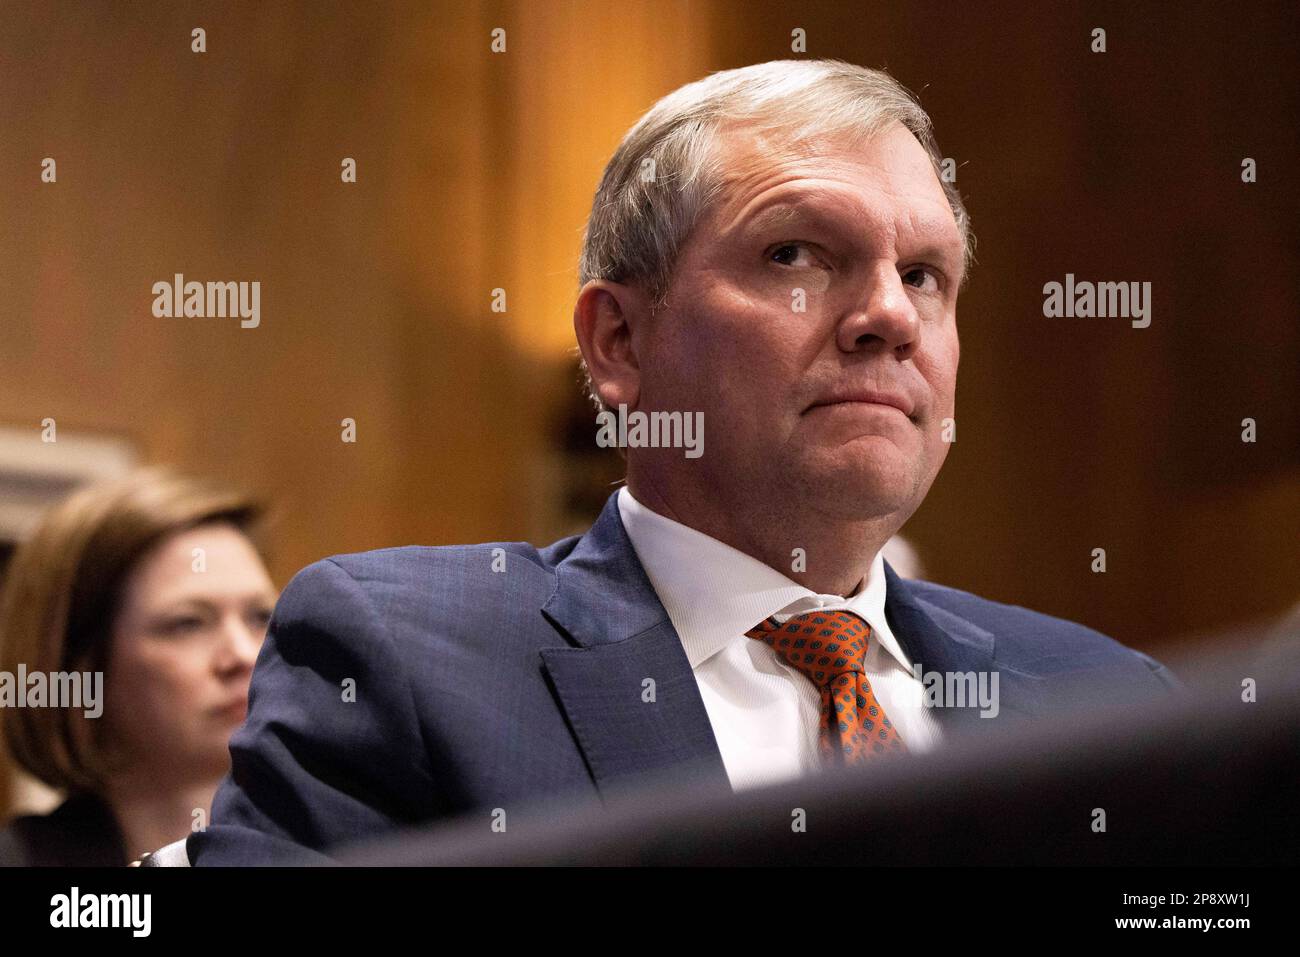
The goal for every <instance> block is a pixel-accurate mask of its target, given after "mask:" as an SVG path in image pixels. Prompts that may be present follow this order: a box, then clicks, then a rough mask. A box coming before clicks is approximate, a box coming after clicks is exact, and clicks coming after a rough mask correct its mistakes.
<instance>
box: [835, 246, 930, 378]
mask: <svg viewBox="0 0 1300 957" xmlns="http://www.w3.org/2000/svg"><path fill="white" fill-rule="evenodd" d="M920 331H921V320H920V317H919V316H918V315H917V313H916V307H915V306H914V305H913V304H912V300H911V298H910V297H909V296H908V295H907V289H906V287H905V286H904V285H903V277H902V276H900V275H899V274H898V269H897V268H896V267H894V266H892V265H888V264H882V265H881V266H880V268H879V269H877V270H876V271H875V272H873V273H872V274H871V276H870V277H869V278H868V279H867V281H866V282H865V283H864V284H863V287H862V289H861V290H860V295H859V297H858V299H857V300H856V301H855V302H854V303H853V304H852V305H851V306H850V308H849V311H848V312H847V313H846V314H845V315H844V317H843V319H842V320H841V322H840V324H839V327H838V328H837V329H836V340H837V342H838V343H839V347H840V348H841V349H843V350H844V351H845V352H856V351H858V350H860V349H872V348H874V349H877V350H880V351H884V350H889V351H891V352H894V353H895V354H897V356H898V358H899V359H908V358H911V356H912V354H913V353H915V352H916V349H917V347H918V345H919V340H920Z"/></svg>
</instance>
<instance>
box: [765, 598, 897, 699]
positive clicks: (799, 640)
mask: <svg viewBox="0 0 1300 957" xmlns="http://www.w3.org/2000/svg"><path fill="white" fill-rule="evenodd" d="M745 634H746V635H748V636H749V637H750V638H755V639H757V640H759V641H762V642H765V643H767V644H769V645H771V646H772V650H773V651H775V652H776V653H777V655H779V656H780V657H781V659H782V660H783V661H784V662H785V663H786V664H788V665H790V666H791V667H794V668H798V669H799V670H800V671H802V672H803V673H804V674H805V675H807V676H808V677H809V678H810V679H811V680H812V681H814V682H816V683H817V684H818V685H829V684H830V683H831V682H832V681H834V680H835V678H836V677H838V676H839V675H842V674H845V673H847V672H850V671H856V672H858V673H860V674H861V673H864V672H865V670H866V669H865V668H864V667H863V664H862V662H863V660H864V659H865V658H866V654H867V638H868V637H869V636H870V634H871V626H870V625H868V624H867V623H866V622H865V621H863V620H862V618H860V617H859V616H857V615H855V614H854V613H853V612H851V611H810V612H807V613H806V614H802V615H795V616H794V617H793V618H791V619H789V620H788V621H786V622H785V623H784V624H778V623H777V622H776V621H775V620H773V619H771V618H767V619H765V620H763V621H762V622H760V623H759V624H757V625H755V626H754V627H753V628H751V629H749V631H747V632H745Z"/></svg>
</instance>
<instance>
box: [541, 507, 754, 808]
mask: <svg viewBox="0 0 1300 957" xmlns="http://www.w3.org/2000/svg"><path fill="white" fill-rule="evenodd" d="M555 578H556V584H555V591H554V592H553V593H552V594H551V597H550V598H549V599H548V600H547V602H546V604H545V605H544V606H543V607H542V614H543V615H545V616H546V618H547V619H548V620H549V621H550V622H551V623H552V624H553V625H554V626H555V627H557V628H558V629H560V631H561V632H563V634H564V635H565V636H566V637H567V638H568V639H569V641H570V642H571V643H572V646H571V647H557V648H545V649H543V650H542V652H541V655H542V662H543V665H544V667H545V669H546V672H547V674H548V675H549V677H550V680H551V682H552V686H553V688H554V690H555V694H556V696H557V697H558V698H559V700H560V703H561V706H562V707H563V709H564V713H565V715H566V716H567V717H568V720H569V725H570V727H571V728H572V729H573V734H574V737H575V738H576V739H577V741H578V745H579V747H581V749H582V752H583V756H584V757H585V759H586V762H587V766H588V768H589V769H590V770H591V775H592V777H593V778H594V779H595V782H596V786H597V787H598V788H599V789H600V791H601V793H602V795H605V796H609V795H611V794H613V793H615V792H622V791H624V790H631V789H634V788H635V787H636V785H637V784H638V783H639V782H641V781H642V780H643V779H644V778H647V777H652V776H653V777H659V776H661V775H667V774H672V775H674V776H679V777H680V778H681V779H682V780H683V781H685V782H686V783H689V784H697V785H699V786H702V787H707V788H718V789H726V790H728V791H729V790H730V784H729V782H728V779H727V773H726V768H725V766H724V765H723V762H722V754H721V752H720V751H719V750H718V744H717V741H716V739H715V738H714V735H713V726H712V724H711V723H710V721H709V715H708V712H707V711H706V710H705V707H704V701H703V699H701V697H700V691H699V686H698V684H697V683H696V679H695V674H694V672H692V670H691V666H690V662H689V661H688V660H687V658H686V652H685V651H684V650H683V649H682V643H681V639H680V638H679V637H678V635H677V631H676V629H674V628H673V625H672V622H671V621H670V620H669V618H668V613H667V612H666V611H665V610H664V608H663V605H662V604H661V603H660V601H659V597H658V596H657V595H656V594H655V591H654V586H653V585H651V584H650V580H649V579H648V578H647V577H646V574H645V571H644V569H643V568H642V567H641V562H640V560H639V559H638V558H637V557H636V552H635V551H634V550H633V548H632V543H631V541H630V540H629V539H628V537H627V532H626V531H625V530H624V528H623V520H622V518H621V517H620V515H619V512H618V496H617V494H614V495H611V496H610V497H609V500H608V501H607V502H606V503H605V508H604V509H603V510H602V512H601V514H600V517H599V518H598V519H597V520H596V523H595V525H593V526H592V527H591V530H590V531H588V532H587V534H586V535H584V536H583V537H582V538H581V539H580V540H579V541H578V544H577V545H576V546H575V547H574V550H573V551H572V552H571V553H570V554H569V556H568V557H567V558H565V559H564V560H563V561H561V562H560V563H559V564H558V565H557V566H556V575H555Z"/></svg>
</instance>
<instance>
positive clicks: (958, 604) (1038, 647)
mask: <svg viewBox="0 0 1300 957" xmlns="http://www.w3.org/2000/svg"><path fill="white" fill-rule="evenodd" d="M907 585H908V587H909V589H910V590H911V593H912V595H913V597H914V598H916V599H918V600H919V601H921V602H923V603H925V604H928V605H930V606H932V607H933V608H938V609H939V610H941V611H942V612H946V613H948V614H952V615H956V616H958V617H960V618H963V619H965V620H966V621H968V622H971V623H972V624H974V625H976V626H978V627H980V628H983V629H985V630H986V631H989V632H991V633H992V634H993V635H994V637H995V639H996V642H997V650H996V656H997V658H998V659H999V660H1001V661H1006V662H1011V663H1014V664H1015V665H1016V666H1017V667H1020V668H1024V669H1026V670H1033V671H1039V672H1049V673H1050V672H1058V671H1083V670H1091V669H1093V668H1109V667H1116V666H1119V667H1124V666H1128V667H1136V666H1137V665H1141V667H1142V669H1143V670H1144V671H1147V672H1150V673H1153V674H1154V675H1156V676H1157V677H1159V678H1160V679H1161V681H1163V682H1164V683H1165V684H1167V685H1169V686H1170V687H1174V686H1176V685H1177V680H1176V679H1174V678H1173V676H1172V675H1171V674H1170V672H1169V671H1168V669H1167V668H1165V666H1164V665H1162V664H1160V663H1159V662H1157V661H1156V660H1154V659H1153V658H1151V657H1150V656H1148V655H1146V654H1144V653H1143V652H1140V651H1137V650H1135V649H1133V648H1129V647H1127V646H1126V645H1123V644H1121V643H1120V642H1118V641H1116V640H1115V639H1114V638H1111V637H1110V636H1109V635H1105V634H1103V633H1101V632H1100V631H1097V630H1095V629H1093V628H1089V627H1087V626H1086V625H1082V624H1079V623H1078V622H1075V621H1070V620H1068V619H1065V618H1058V617H1055V616H1053V615H1048V614H1044V613H1043V612H1039V611H1034V610H1033V609H1031V608H1026V607H1024V606H1023V605H1011V604H1006V603H1003V602H997V601H993V600H991V599H988V598H982V597H980V596H979V595H975V594H972V593H971V592H967V591H962V590H960V589H957V588H950V587H948V586H946V585H939V584H935V583H934V582H926V581H918V580H909V581H908V582H907Z"/></svg>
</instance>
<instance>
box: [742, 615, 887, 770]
mask: <svg viewBox="0 0 1300 957" xmlns="http://www.w3.org/2000/svg"><path fill="white" fill-rule="evenodd" d="M745 634H746V635H748V636H749V637H750V638H756V639H758V640H759V641H762V642H766V643H767V644H768V645H771V647H772V649H773V650H774V651H775V652H776V653H777V655H778V656H779V657H780V658H781V660H782V661H784V662H785V663H786V664H788V665H790V666H791V667H794V668H797V669H799V670H800V671H802V672H803V673H804V674H805V675H807V676H808V678H809V680H811V681H812V682H813V683H814V684H815V685H817V687H818V688H820V689H821V695H822V711H821V733H820V735H819V736H818V741H819V744H820V751H821V755H822V760H823V763H825V764H835V763H837V762H839V761H840V760H843V762H844V763H845V764H858V763H860V762H863V761H868V760H870V759H871V758H874V757H878V756H880V755H884V754H889V753H891V752H892V753H901V752H905V751H906V750H907V748H906V747H905V746H904V745H903V739H902V738H900V737H899V736H898V731H897V729H895V728H894V725H893V723H892V722H891V721H890V720H889V718H887V717H885V709H884V708H882V707H881V706H880V702H878V701H877V700H876V696H875V694H873V693H872V691H871V683H870V682H869V681H867V675H866V669H865V668H864V667H863V665H862V662H863V660H864V659H865V658H866V654H867V639H868V638H870V636H871V626H870V625H868V624H867V623H866V622H865V621H864V620H863V619H862V618H860V617H859V616H857V615H855V614H853V612H851V611H814V612H808V613H807V614H803V615H795V616H794V617H793V618H791V619H790V620H789V621H787V622H785V624H780V623H778V622H777V621H776V620H775V619H774V618H768V619H766V620H764V621H763V622H761V623H760V624H757V625H755V626H754V627H753V628H751V629H749V631H747V632H745ZM832 703H833V704H834V709H833V710H832V707H831V705H832ZM832 715H833V716H834V719H833V720H832Z"/></svg>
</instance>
